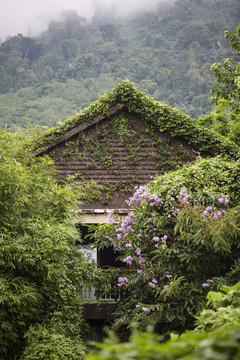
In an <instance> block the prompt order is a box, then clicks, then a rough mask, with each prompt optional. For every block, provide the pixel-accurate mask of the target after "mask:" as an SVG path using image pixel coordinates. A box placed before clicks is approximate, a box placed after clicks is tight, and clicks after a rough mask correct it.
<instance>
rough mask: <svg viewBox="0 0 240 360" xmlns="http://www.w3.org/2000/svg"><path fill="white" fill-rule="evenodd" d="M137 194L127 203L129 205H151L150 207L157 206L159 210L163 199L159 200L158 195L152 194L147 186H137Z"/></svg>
mask: <svg viewBox="0 0 240 360" xmlns="http://www.w3.org/2000/svg"><path fill="white" fill-rule="evenodd" d="M134 190H135V193H134V194H133V196H132V197H130V198H129V200H128V201H127V203H128V205H129V206H131V205H141V204H146V203H149V205H150V206H151V207H152V206H157V207H158V208H159V209H160V207H161V203H162V201H163V199H161V198H159V197H158V195H157V194H150V192H149V191H148V190H147V189H146V187H145V186H139V187H138V186H135V188H134Z"/></svg>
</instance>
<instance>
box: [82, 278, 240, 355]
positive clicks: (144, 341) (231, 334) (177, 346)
mask: <svg viewBox="0 0 240 360" xmlns="http://www.w3.org/2000/svg"><path fill="white" fill-rule="evenodd" d="M221 290H222V291H221V292H213V291H210V292H209V293H208V296H207V298H208V303H209V304H211V305H212V307H213V309H211V310H210V309H207V310H203V311H202V313H201V314H200V315H199V316H198V317H197V321H196V325H197V327H196V328H195V330H194V331H187V332H185V333H184V334H183V335H181V336H178V335H174V334H172V335H171V339H170V340H169V341H167V342H162V340H163V339H162V338H161V337H158V336H156V335H153V334H152V333H151V332H148V333H140V332H139V331H136V330H135V331H134V332H133V335H132V337H131V339H130V342H128V343H122V344H121V343H118V342H117V338H116V337H114V336H112V337H111V338H109V339H108V340H107V341H106V343H105V344H98V347H99V349H101V351H100V352H99V353H98V354H94V355H89V356H88V357H87V360H121V359H129V360H152V359H158V360H174V359H182V360H201V359H208V360H216V359H218V360H238V359H239V357H240V330H239V327H240V312H239V306H240V283H239V282H238V283H237V284H236V285H234V286H233V287H227V286H223V287H222V288H221Z"/></svg>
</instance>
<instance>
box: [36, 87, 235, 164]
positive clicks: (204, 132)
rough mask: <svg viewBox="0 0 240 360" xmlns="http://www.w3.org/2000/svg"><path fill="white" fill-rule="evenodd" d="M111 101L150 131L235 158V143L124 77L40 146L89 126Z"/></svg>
mask: <svg viewBox="0 0 240 360" xmlns="http://www.w3.org/2000/svg"><path fill="white" fill-rule="evenodd" d="M113 104H117V105H118V106H119V108H125V109H127V110H128V111H129V112H130V113H131V112H134V113H135V114H137V115H139V116H140V117H141V119H142V121H143V122H144V124H145V126H146V129H148V130H150V131H154V130H158V131H160V132H168V133H169V134H171V136H180V137H182V138H184V139H185V140H186V141H187V142H188V143H189V144H191V145H193V146H194V147H195V148H197V149H198V150H199V151H211V152H214V153H217V154H219V153H222V154H226V155H230V156H232V157H234V158H238V157H239V153H240V152H239V147H238V146H237V145H236V144H234V143H232V142H231V141H230V140H228V139H226V138H225V137H224V136H221V135H219V133H217V132H215V131H213V130H210V129H207V128H205V127H203V126H201V125H199V124H198V123H197V122H196V121H195V120H193V119H192V118H191V117H190V116H188V115H186V114H185V113H183V112H182V111H180V110H178V109H175V108H172V107H171V106H169V105H167V104H165V103H164V102H159V101H154V100H153V99H152V98H150V97H149V96H147V95H146V94H145V93H144V92H143V91H140V90H138V89H137V88H136V86H135V84H134V83H132V82H130V81H128V80H125V81H123V82H122V83H117V84H116V85H115V87H114V88H113V89H112V90H110V91H109V92H108V93H107V94H105V95H103V96H101V97H100V98H99V100H97V101H95V102H93V103H92V104H91V105H90V106H89V107H87V108H85V109H84V110H83V111H81V112H80V113H78V114H76V115H75V116H73V117H70V118H68V119H67V120H66V121H65V122H63V123H59V124H58V125H57V126H56V127H55V128H54V129H53V130H51V131H50V132H49V133H48V134H47V136H46V138H45V141H44V145H46V143H49V142H53V141H58V140H60V139H61V137H62V136H63V135H64V133H65V132H66V131H67V130H69V129H71V128H72V127H74V126H76V124H77V123H79V122H81V121H83V120H85V121H86V122H87V124H88V125H91V123H92V121H93V119H94V118H95V117H96V116H97V115H100V114H105V115H106V116H108V115H109V109H110V107H111V106H112V105H113ZM42 145H43V144H42Z"/></svg>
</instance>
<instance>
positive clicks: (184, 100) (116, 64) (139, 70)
mask: <svg viewBox="0 0 240 360" xmlns="http://www.w3.org/2000/svg"><path fill="white" fill-rule="evenodd" d="M238 21H239V2H238V0H178V1H176V2H175V3H174V4H173V3H170V2H169V1H161V2H159V5H158V7H157V10H156V11H154V12H142V13H139V14H138V15H135V16H133V17H131V18H128V19H124V18H122V17H118V16H117V14H116V11H115V10H114V8H108V9H107V10H106V9H105V10H104V8H99V7H96V9H95V13H94V16H93V17H92V20H91V22H88V21H86V18H85V17H84V16H81V15H79V14H77V12H76V11H71V10H69V11H65V12H63V13H62V17H61V19H60V20H58V21H56V20H55V21H54V20H53V21H51V22H50V23H49V25H48V29H47V30H46V31H44V32H42V33H41V34H39V35H38V36H37V37H25V36H23V35H21V34H18V35H17V36H14V37H11V38H9V39H8V40H6V41H5V42H3V43H2V44H1V47H0V109H1V110H0V114H1V115H0V116H1V120H0V121H1V123H0V125H1V126H10V125H13V124H15V125H17V126H25V125H26V124H27V123H28V122H30V123H33V124H38V125H46V126H54V125H55V124H56V123H57V122H59V121H63V120H64V119H66V117H68V116H70V115H74V113H76V112H78V111H80V110H81V109H83V108H84V107H86V106H88V105H89V104H90V103H91V102H92V101H94V100H97V99H98V97H99V96H100V95H101V94H103V93H105V92H107V91H108V90H109V89H111V88H112V87H113V86H114V84H115V83H116V82H121V81H122V80H124V79H129V80H130V81H133V82H135V83H136V86H137V87H138V88H139V89H141V90H143V91H145V92H146V93H147V94H149V95H151V96H152V97H153V98H154V99H155V100H160V101H165V102H166V103H168V104H170V105H172V106H174V107H177V108H179V109H181V110H183V111H184V112H186V113H187V114H190V115H192V116H193V117H195V118H197V117H199V116H203V115H205V114H206V113H208V112H210V110H211V107H210V102H209V100H208V96H209V89H210V86H211V85H212V84H213V78H212V75H211V72H210V65H211V64H212V63H215V62H218V61H221V60H222V58H224V57H228V56H231V55H232V54H231V50H230V48H229V46H228V44H227V42H226V41H225V40H224V31H226V30H233V29H234V28H235V27H236V25H237V23H238Z"/></svg>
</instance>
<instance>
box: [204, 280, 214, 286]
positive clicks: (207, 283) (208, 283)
mask: <svg viewBox="0 0 240 360" xmlns="http://www.w3.org/2000/svg"><path fill="white" fill-rule="evenodd" d="M211 283H213V280H211V279H207V282H206V283H203V284H202V287H204V288H205V287H208V286H210V285H211Z"/></svg>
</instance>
